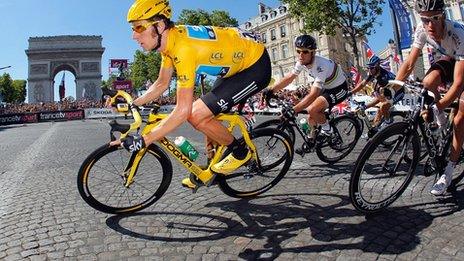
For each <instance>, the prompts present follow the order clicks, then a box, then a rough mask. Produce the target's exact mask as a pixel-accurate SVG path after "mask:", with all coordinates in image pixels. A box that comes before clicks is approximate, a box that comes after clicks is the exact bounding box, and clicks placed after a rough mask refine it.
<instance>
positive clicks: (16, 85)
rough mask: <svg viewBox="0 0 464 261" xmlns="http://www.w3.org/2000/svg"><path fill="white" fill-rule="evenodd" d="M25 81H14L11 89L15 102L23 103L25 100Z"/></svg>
mask: <svg viewBox="0 0 464 261" xmlns="http://www.w3.org/2000/svg"><path fill="white" fill-rule="evenodd" d="M26 82H27V81H26V80H14V81H13V84H12V87H13V90H14V94H15V102H24V101H25V100H26V94H27V92H26Z"/></svg>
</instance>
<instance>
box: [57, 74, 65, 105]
mask: <svg viewBox="0 0 464 261" xmlns="http://www.w3.org/2000/svg"><path fill="white" fill-rule="evenodd" d="M65 74H66V73H65V72H63V77H62V78H61V83H60V87H59V89H58V92H59V95H60V101H62V100H64V93H65V87H64V76H65Z"/></svg>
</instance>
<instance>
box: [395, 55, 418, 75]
mask: <svg viewBox="0 0 464 261" xmlns="http://www.w3.org/2000/svg"><path fill="white" fill-rule="evenodd" d="M420 52H421V50H420V49H419V48H417V47H412V48H411V53H410V54H409V56H408V59H406V60H405V61H404V62H403V64H402V65H401V66H400V69H398V73H397V74H396V78H395V79H396V80H400V81H404V80H406V79H407V78H408V76H409V75H410V74H411V73H412V71H413V70H414V65H415V64H416V61H417V59H418V58H419V56H420Z"/></svg>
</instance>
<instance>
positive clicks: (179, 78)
mask: <svg viewBox="0 0 464 261" xmlns="http://www.w3.org/2000/svg"><path fill="white" fill-rule="evenodd" d="M177 80H178V81H180V82H187V81H188V80H189V78H188V77H187V75H177Z"/></svg>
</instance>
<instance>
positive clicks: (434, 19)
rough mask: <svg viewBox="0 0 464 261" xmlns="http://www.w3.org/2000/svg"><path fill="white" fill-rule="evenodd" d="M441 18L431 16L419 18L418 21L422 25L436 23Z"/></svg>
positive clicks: (440, 16)
mask: <svg viewBox="0 0 464 261" xmlns="http://www.w3.org/2000/svg"><path fill="white" fill-rule="evenodd" d="M442 17H443V14H437V15H432V16H422V15H421V16H420V19H421V21H422V23H423V24H429V23H430V22H432V23H433V24H434V23H437V22H438V21H440V19H441V18H442Z"/></svg>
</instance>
